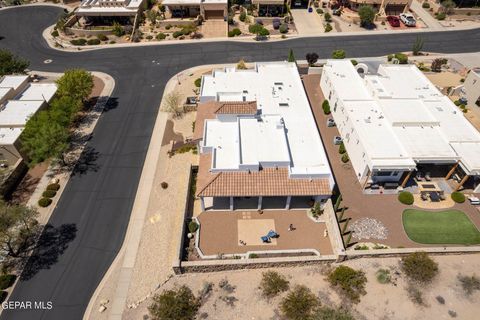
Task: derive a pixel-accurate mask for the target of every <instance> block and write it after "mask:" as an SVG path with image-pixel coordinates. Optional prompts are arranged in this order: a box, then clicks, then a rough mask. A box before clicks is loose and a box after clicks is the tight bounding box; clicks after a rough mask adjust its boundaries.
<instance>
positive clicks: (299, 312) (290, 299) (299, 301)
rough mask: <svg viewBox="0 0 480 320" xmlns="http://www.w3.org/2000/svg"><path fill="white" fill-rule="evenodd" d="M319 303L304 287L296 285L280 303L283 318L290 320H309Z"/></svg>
mask: <svg viewBox="0 0 480 320" xmlns="http://www.w3.org/2000/svg"><path fill="white" fill-rule="evenodd" d="M319 305H320V302H319V301H318V299H317V297H316V296H315V295H314V294H313V293H312V292H311V291H310V289H308V288H307V287H305V286H301V285H297V286H295V288H294V289H293V290H291V291H290V292H289V293H288V294H287V296H286V297H285V298H284V299H283V300H282V302H281V303H280V309H281V310H282V313H283V315H284V316H285V318H287V319H290V320H305V319H310V317H311V316H312V315H313V313H314V312H315V311H316V309H317V308H318V307H319Z"/></svg>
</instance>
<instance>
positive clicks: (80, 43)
mask: <svg viewBox="0 0 480 320" xmlns="http://www.w3.org/2000/svg"><path fill="white" fill-rule="evenodd" d="M70 43H71V44H73V45H74V46H84V45H85V44H86V43H87V40H86V39H83V38H80V39H73V40H70Z"/></svg>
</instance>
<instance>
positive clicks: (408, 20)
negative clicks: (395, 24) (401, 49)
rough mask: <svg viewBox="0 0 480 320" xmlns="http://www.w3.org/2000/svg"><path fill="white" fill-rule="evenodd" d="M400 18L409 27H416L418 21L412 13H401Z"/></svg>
mask: <svg viewBox="0 0 480 320" xmlns="http://www.w3.org/2000/svg"><path fill="white" fill-rule="evenodd" d="M400 20H401V21H402V22H403V24H404V25H406V26H407V27H415V24H416V23H417V21H416V20H415V18H414V16H413V15H412V14H411V13H400Z"/></svg>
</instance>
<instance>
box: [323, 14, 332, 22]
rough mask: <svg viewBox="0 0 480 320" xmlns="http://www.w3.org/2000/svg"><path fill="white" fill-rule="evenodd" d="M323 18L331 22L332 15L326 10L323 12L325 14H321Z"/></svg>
mask: <svg viewBox="0 0 480 320" xmlns="http://www.w3.org/2000/svg"><path fill="white" fill-rule="evenodd" d="M323 18H324V19H325V21H327V22H332V15H331V14H330V13H328V12H325V14H324V15H323Z"/></svg>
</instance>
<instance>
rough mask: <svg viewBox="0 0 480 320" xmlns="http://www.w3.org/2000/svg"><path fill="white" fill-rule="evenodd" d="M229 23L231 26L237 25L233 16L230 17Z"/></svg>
mask: <svg viewBox="0 0 480 320" xmlns="http://www.w3.org/2000/svg"><path fill="white" fill-rule="evenodd" d="M227 22H228V24H229V25H234V24H235V21H234V20H233V17H232V16H228V19H227Z"/></svg>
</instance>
